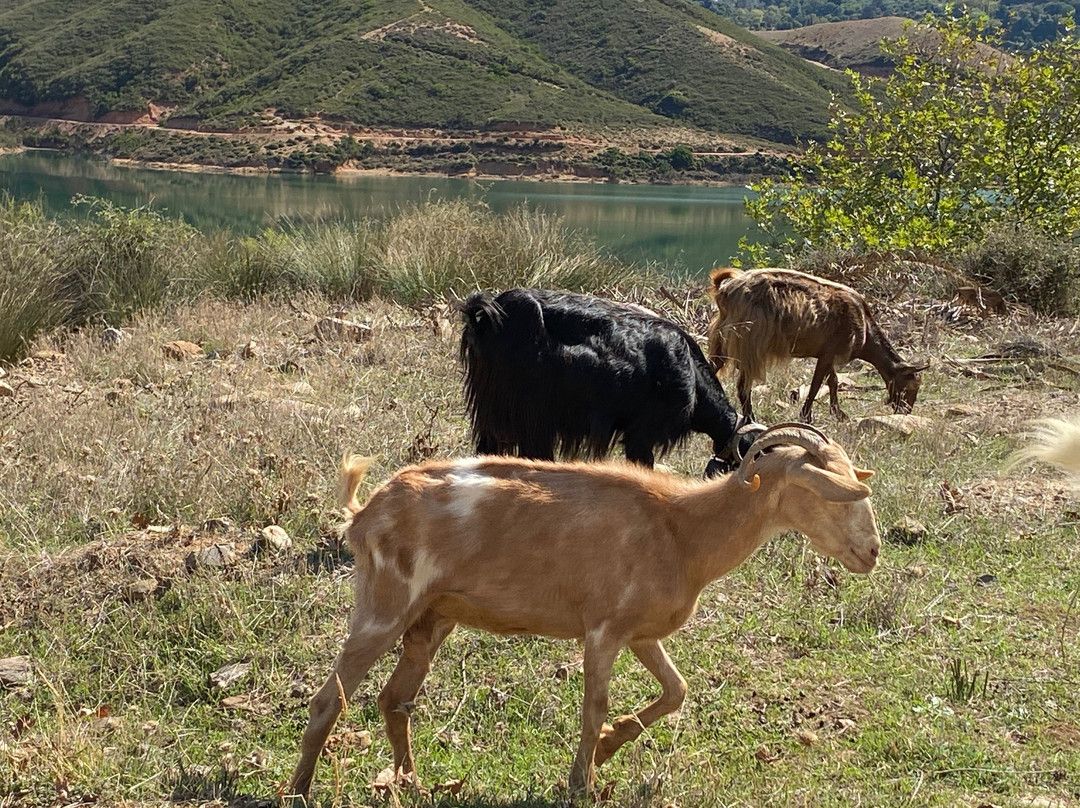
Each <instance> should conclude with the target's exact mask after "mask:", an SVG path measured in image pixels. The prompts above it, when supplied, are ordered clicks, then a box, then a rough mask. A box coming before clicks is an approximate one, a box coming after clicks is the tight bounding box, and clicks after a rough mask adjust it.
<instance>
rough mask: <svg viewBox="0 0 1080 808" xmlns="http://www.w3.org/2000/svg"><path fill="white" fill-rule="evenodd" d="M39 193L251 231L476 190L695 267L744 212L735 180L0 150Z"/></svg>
mask: <svg viewBox="0 0 1080 808" xmlns="http://www.w3.org/2000/svg"><path fill="white" fill-rule="evenodd" d="M4 190H6V191H8V192H9V193H11V194H12V195H13V196H14V197H16V198H17V199H40V200H41V201H42V203H43V204H44V206H45V208H46V210H47V211H48V212H50V213H53V214H57V213H63V212H66V211H68V210H70V208H71V198H72V197H73V196H76V195H78V194H83V195H86V196H96V197H102V198H104V199H109V200H111V201H113V202H115V203H117V204H119V205H123V206H126V207H135V206H140V205H146V204H152V205H153V206H154V208H155V209H157V210H160V211H164V212H166V213H168V214H171V215H174V216H179V217H182V218H183V219H184V220H185V221H187V222H189V223H190V224H192V225H194V226H195V227H198V228H200V229H202V230H207V231H209V230H216V229H220V228H228V229H231V230H233V231H235V232H238V233H254V232H257V231H258V230H260V229H261V228H264V227H269V226H273V225H275V224H279V223H281V222H283V221H293V222H296V221H313V220H315V221H328V220H351V219H358V218H365V217H366V218H381V217H386V216H389V215H392V214H393V213H394V212H395V211H397V210H399V209H400V208H401V207H402V206H404V205H408V204H414V203H417V202H422V201H424V200H429V199H455V198H460V197H467V198H474V199H483V200H485V201H486V202H487V204H488V205H490V207H491V208H492V209H493V210H496V211H505V210H507V209H509V208H511V207H513V206H514V205H518V204H520V203H522V202H528V203H529V204H530V205H534V206H536V207H537V208H540V209H542V210H545V211H549V212H551V213H556V214H558V215H560V216H562V217H563V218H564V220H565V222H566V224H567V225H568V226H569V227H572V228H575V229H578V230H583V231H585V232H587V233H588V234H589V235H590V236H591V237H592V238H593V239H595V241H596V242H597V244H599V245H600V246H602V247H603V248H604V249H607V250H609V251H610V252H612V253H613V254H615V255H616V256H618V257H619V258H622V259H623V260H625V261H631V262H638V263H641V262H649V261H655V262H659V263H661V264H663V265H665V266H666V267H668V269H669V271H671V272H672V273H677V274H683V273H689V274H693V275H700V274H701V272H702V271H703V270H706V269H709V268H710V267H712V266H714V265H715V264H717V263H723V262H726V261H727V259H728V258H730V257H731V256H732V255H734V254H735V252H736V250H737V248H738V242H739V238H740V237H741V236H743V235H744V234H745V233H746V232H747V230H748V228H749V226H750V224H751V222H750V219H749V218H748V217H747V216H746V214H745V212H744V211H743V206H742V201H743V196H744V193H745V191H744V189H742V188H704V187H686V186H656V185H644V186H643V185H607V184H587V183H540V182H528V181H515V180H497V181H473V180H465V179H449V178H443V177H374V176H367V175H352V176H343V177H329V176H311V175H297V174H239V175H238V174H213V173H205V174H202V173H197V174H191V173H185V172H177V171H157V170H153V169H146V168H136V167H131V166H116V165H112V164H110V163H108V162H105V161H103V160H99V159H93V158H88V157H79V156H72V155H65V154H59V153H56V152H48V151H28V152H24V153H21V154H9V155H3V156H0V191H4Z"/></svg>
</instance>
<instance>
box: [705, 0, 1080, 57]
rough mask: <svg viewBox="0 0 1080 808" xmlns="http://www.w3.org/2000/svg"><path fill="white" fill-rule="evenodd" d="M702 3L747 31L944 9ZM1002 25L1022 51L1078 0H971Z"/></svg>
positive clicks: (845, 1)
mask: <svg viewBox="0 0 1080 808" xmlns="http://www.w3.org/2000/svg"><path fill="white" fill-rule="evenodd" d="M699 2H700V3H701V5H703V6H704V7H706V8H709V9H712V10H713V11H715V12H716V13H717V14H719V15H721V16H722V17H725V18H726V19H728V20H731V21H732V22H734V23H735V24H737V25H743V26H745V27H747V28H749V29H751V30H754V31H758V30H766V31H772V30H786V29H791V28H799V27H807V26H811V25H818V24H821V23H825V22H844V21H856V20H868V19H875V18H880V17H887V16H895V17H903V18H906V19H913V20H921V19H922V18H923V17H924V16H926V15H927V14H942V13H943V12H944V11H945V7H946V5H947V3H946V0H809V1H808V0H699ZM971 5H972V7H973V8H976V9H978V10H980V11H982V10H985V11H986V13H987V14H989V15H990V17H991V18H992V19H993V21H994V22H995V24H997V25H998V26H1000V28H1001V31H1002V34H1003V42H1004V45H1005V47H1006V48H1008V49H1009V50H1026V49H1029V48H1031V47H1032V46H1034V45H1038V44H1039V43H1042V42H1047V41H1049V40H1052V39H1056V38H1057V37H1059V36H1061V35H1062V34H1064V33H1065V26H1063V25H1062V23H1061V20H1062V18H1063V17H1065V16H1066V15H1069V14H1072V15H1073V16H1074V17H1075V18H1077V19H1080V0H1005V2H1000V3H986V4H982V3H975V4H971Z"/></svg>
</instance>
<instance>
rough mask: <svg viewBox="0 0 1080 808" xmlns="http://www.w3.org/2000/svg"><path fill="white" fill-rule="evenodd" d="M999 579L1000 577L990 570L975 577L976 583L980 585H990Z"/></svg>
mask: <svg viewBox="0 0 1080 808" xmlns="http://www.w3.org/2000/svg"><path fill="white" fill-rule="evenodd" d="M997 581H998V577H997V576H996V575H994V574H992V573H989V572H988V573H986V574H985V575H980V576H979V577H978V578H976V579H975V583H976V584H978V585H979V586H990V585H992V584H996V583H997Z"/></svg>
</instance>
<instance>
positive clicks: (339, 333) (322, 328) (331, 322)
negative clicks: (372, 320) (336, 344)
mask: <svg viewBox="0 0 1080 808" xmlns="http://www.w3.org/2000/svg"><path fill="white" fill-rule="evenodd" d="M315 336H316V337H317V338H319V339H321V340H323V341H324V342H328V341H330V340H338V341H340V342H364V341H365V340H367V339H368V338H369V337H370V336H371V326H369V325H363V324H362V323H356V322H353V321H352V320H343V319H341V318H340V317H323V318H322V319H321V320H319V322H317V323H315Z"/></svg>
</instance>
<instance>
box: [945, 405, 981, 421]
mask: <svg viewBox="0 0 1080 808" xmlns="http://www.w3.org/2000/svg"><path fill="white" fill-rule="evenodd" d="M978 412H979V411H978V410H977V409H975V408H974V407H971V406H968V405H967V404H951V405H949V407H947V408H946V410H945V414H946V415H950V416H952V417H953V418H968V417H970V416H972V415H977V414H978Z"/></svg>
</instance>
